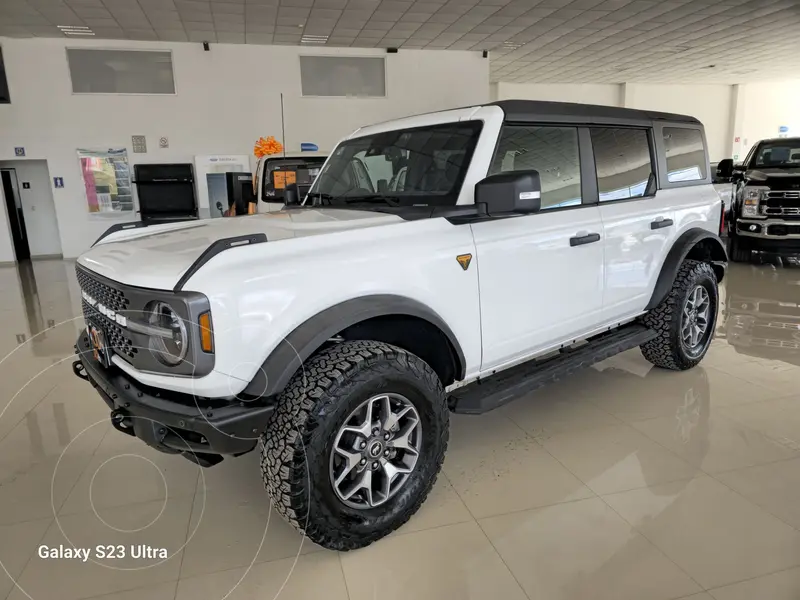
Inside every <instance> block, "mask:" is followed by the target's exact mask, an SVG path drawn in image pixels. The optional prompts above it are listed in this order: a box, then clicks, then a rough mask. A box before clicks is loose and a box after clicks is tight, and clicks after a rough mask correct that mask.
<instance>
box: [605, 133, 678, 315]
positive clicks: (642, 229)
mask: <svg viewBox="0 0 800 600" xmlns="http://www.w3.org/2000/svg"><path fill="white" fill-rule="evenodd" d="M590 137H591V141H592V149H593V156H594V159H595V168H596V170H597V187H598V196H599V207H600V216H601V218H602V220H603V231H604V234H603V237H604V242H603V243H604V245H605V291H604V300H603V304H604V313H605V320H607V321H611V320H615V319H620V320H622V319H625V318H628V317H631V316H633V315H636V314H638V313H640V312H641V311H642V310H643V309H644V307H645V306H646V305H647V303H648V301H649V300H650V295H651V294H652V292H653V287H654V286H655V282H656V279H657V277H658V274H659V271H660V270H661V265H662V264H663V261H664V257H665V255H666V252H667V250H668V249H669V247H670V246H671V242H672V239H673V237H674V235H675V230H676V224H675V214H674V211H673V209H672V207H671V206H670V203H669V202H668V201H667V199H666V198H665V197H662V196H663V195H661V194H659V192H658V190H657V189H656V188H657V187H658V186H657V184H656V175H655V168H654V158H653V157H654V153H653V151H652V148H653V140H652V133H651V131H649V130H648V129H647V128H631V127H593V128H591V130H590Z"/></svg>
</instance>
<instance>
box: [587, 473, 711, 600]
mask: <svg viewBox="0 0 800 600" xmlns="http://www.w3.org/2000/svg"><path fill="white" fill-rule="evenodd" d="M694 479H696V477H692V478H690V479H686V480H685V481H693V480H694ZM672 483H675V482H672ZM639 489H644V488H639ZM616 493H619V494H624V493H626V492H616ZM613 495H614V494H606V496H613ZM599 498H600V499H601V500H602V501H603V503H604V504H605V505H606V506H607V507H608V508H609V509H611V511H613V513H614V514H615V515H617V516H618V517H619V518H620V519H622V521H623V522H624V523H627V524H628V526H630V527H631V528H632V529H633V530H634V531H635V532H636V533H638V534H639V535H641V536H642V537H643V538H644V539H645V540H646V541H647V543H648V544H650V545H651V546H653V548H655V549H656V550H657V551H658V552H659V554H661V555H662V556H663V557H664V558H666V559H667V560H668V561H669V562H671V563H672V564H673V565H675V568H677V569H678V570H679V571H680V572H681V573H683V574H684V575H686V577H688V578H689V580H690V581H692V582H694V584H695V585H697V587H698V588H699V589H700V590H701V591H703V592H704V591H706V588H705V586H703V585H702V584H701V583H700V582H699V581H697V580H696V579H695V578H694V577H692V576H691V575H690V574H689V573H688V572H687V571H686V570H685V569H684V568H683V567H681V566H680V565H679V564H678V563H676V562H675V561H674V560H672V558H671V557H670V556H668V555H667V553H666V552H664V550H663V549H662V548H661V547H660V546H659V545H658V544H656V543H655V542H654V541H653V540H651V539H650V538H649V537H648V536H647V535H646V534H645V532H644V531H642V530H641V529H639V528H638V527H637V526H636V525H635V524H634V523H631V522H630V521H629V520H628V519H626V518H625V517H624V516H622V514H620V513H619V511H617V509H615V508H614V507H613V506H611V504H609V503H608V502H607V501H606V499H605V497H604V496H599ZM694 593H695V594H696V593H699V592H694ZM691 595H692V594H690V595H689V596H690V597H691ZM683 597H684V598H685V597H686V596H685V595H684V596H683Z"/></svg>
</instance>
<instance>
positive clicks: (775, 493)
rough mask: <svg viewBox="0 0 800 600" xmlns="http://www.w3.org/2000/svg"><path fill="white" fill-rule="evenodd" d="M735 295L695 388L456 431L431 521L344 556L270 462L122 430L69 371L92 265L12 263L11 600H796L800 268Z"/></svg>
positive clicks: (760, 270) (682, 386)
mask: <svg viewBox="0 0 800 600" xmlns="http://www.w3.org/2000/svg"><path fill="white" fill-rule="evenodd" d="M722 299H723V309H724V311H725V313H724V315H723V317H722V318H721V319H720V323H719V326H718V333H717V338H716V340H715V341H714V343H713V347H712V349H711V351H710V353H709V355H708V356H707V358H706V359H705V361H704V362H703V364H702V366H700V367H698V368H696V369H694V370H692V371H688V372H684V373H673V372H666V371H661V370H659V369H655V368H652V367H651V366H650V365H649V364H648V363H646V362H645V361H644V360H643V359H642V357H641V355H640V354H639V353H638V351H632V352H627V353H625V354H623V355H620V356H618V357H615V358H613V359H611V360H607V361H605V362H604V363H601V364H600V365H597V366H596V367H594V368H592V369H588V370H586V371H584V372H582V373H581V374H579V375H577V376H575V377H573V378H572V379H570V380H568V381H565V382H562V383H560V384H556V385H554V386H552V387H550V388H547V389H546V390H544V391H542V392H539V393H538V394H536V395H535V396H532V397H530V398H529V399H523V400H520V401H518V402H516V403H515V404H513V405H511V406H508V407H506V408H504V409H501V410H498V411H496V412H494V413H490V414H487V415H485V416H483V417H465V416H454V417H453V420H452V435H451V442H450V449H449V453H448V456H447V460H446V461H445V465H444V473H443V475H441V476H440V478H439V481H438V482H437V484H436V487H435V488H434V491H433V493H432V495H431V496H430V497H429V498H428V500H427V502H426V503H425V505H424V506H423V508H422V510H421V511H420V512H419V514H418V515H416V516H415V517H413V518H412V520H411V521H410V522H409V523H408V524H407V525H406V526H405V527H403V528H402V529H401V530H400V531H398V532H396V533H395V534H393V535H392V536H390V537H389V538H387V539H385V540H383V541H381V542H378V543H376V544H375V545H374V546H372V547H370V548H368V549H365V550H361V551H357V552H351V553H348V554H336V553H334V552H329V551H325V550H321V549H320V548H318V547H315V546H313V545H312V544H310V543H309V542H307V541H306V542H304V541H303V540H302V539H301V538H300V537H299V536H298V534H296V533H295V532H294V531H293V530H292V529H291V528H290V527H289V526H288V525H286V524H285V523H283V522H282V521H281V520H280V518H279V517H278V516H277V515H276V514H275V513H274V512H271V511H270V507H269V502H268V501H267V498H266V496H265V492H264V491H263V490H262V487H261V481H260V477H259V471H258V465H257V456H256V455H255V453H253V454H250V455H247V456H244V457H242V458H240V459H238V460H231V461H225V462H224V463H222V464H221V465H219V466H217V467H214V468H212V469H208V470H200V469H198V468H197V467H195V466H193V465H192V464H191V463H189V462H188V461H186V460H183V459H181V458H176V457H172V456H167V455H162V454H159V453H158V452H155V451H151V450H149V449H148V448H147V447H145V446H143V445H142V444H141V443H139V442H137V441H136V440H135V439H133V438H128V437H126V436H124V435H121V434H119V433H117V432H115V431H114V430H113V429H112V428H111V427H110V426H109V424H108V421H107V418H108V410H107V409H106V407H105V405H104V404H103V403H102V401H101V400H100V398H99V397H98V396H97V395H96V394H95V393H93V392H92V391H91V390H90V388H89V385H88V384H86V383H84V382H82V381H80V380H78V379H77V378H76V377H74V376H72V373H71V368H70V363H71V355H72V344H73V341H74V338H75V335H76V332H77V331H78V329H79V328H80V326H81V320H80V319H77V320H72V321H69V320H68V319H72V318H73V317H75V316H76V315H79V314H80V307H79V294H78V290H77V287H76V284H75V281H74V274H73V263H70V262H67V261H64V262H62V261H50V262H46V261H43V262H36V263H33V265H32V267H31V266H30V265H27V266H26V268H22V269H14V268H5V269H0V300H2V301H1V302H0V329H1V330H2V332H3V333H2V336H0V356H5V355H6V354H7V353H10V354H8V356H6V358H5V359H4V360H3V361H2V362H1V363H0V381H2V402H0V561H2V566H3V569H4V570H5V571H6V572H7V573H8V574H9V575H10V577H11V578H13V579H14V580H15V581H16V582H17V586H18V587H15V586H14V584H13V583H12V581H11V579H9V578H8V577H5V576H2V575H0V599H2V598H6V597H7V598H9V599H14V600H20V599H23V598H29V599H31V600H51V599H58V600H73V599H79V598H89V597H96V596H102V597H103V598H106V599H108V600H111V599H114V600H123V599H124V600H133V599H139V598H142V599H147V600H167V599H173V598H178V599H180V600H189V599H191V600H222V599H225V598H230V599H231V600H239V599H241V600H244V599H251V598H259V599H262V598H263V599H267V600H269V599H271V598H275V597H277V596H280V597H281V598H284V599H287V600H288V599H295V598H296V599H298V600H300V599H302V600H307V599H310V598H326V599H327V598H330V599H340V598H348V597H349V598H352V599H354V600H356V599H357V600H362V599H372V598H383V599H391V598H403V599H413V600H425V599H428V598H430V599H436V600H443V599H450V598H452V599H454V600H456V599H457V600H462V599H466V598H473V599H482V598H503V599H506V600H511V599H516V598H521V599H524V598H526V597H528V598H531V599H542V600H560V599H576V598H587V599H589V598H591V599H593V600H595V599H602V598H608V599H610V600H626V599H631V600H651V599H652V600H662V599H663V600H666V599H669V598H683V597H692V598H694V599H695V600H710V599H711V598H713V599H715V600H749V599H752V598H769V599H770V600H789V599H796V598H798V597H800V307H799V306H798V305H799V304H800V263H796V264H793V263H789V262H788V261H787V262H786V263H783V262H781V261H780V260H778V259H775V260H772V261H769V260H765V261H763V263H762V264H758V265H733V266H732V267H731V270H730V273H729V276H728V278H727V281H726V283H725V286H724V289H723V291H722ZM63 321H67V322H66V323H63V324H60V325H59V323H61V322H63ZM53 325H55V328H53V329H49V330H47V331H44V332H43V333H39V334H38V335H34V334H36V333H37V332H42V331H43V330H44V329H45V328H47V327H51V326H53ZM31 336H34V337H31ZM21 342H24V343H23V344H22V345H19V343H21ZM118 544H121V545H124V548H126V549H127V552H128V554H129V553H130V552H131V550H133V551H134V552H135V553H144V554H145V557H144V558H130V557H129V556H128V557H126V558H119V559H109V558H106V559H100V558H99V554H98V553H97V551H96V547H97V546H102V547H106V546H115V545H118ZM60 545H61V546H63V547H64V548H68V549H71V548H72V547H77V548H91V549H92V550H93V554H92V555H91V556H90V558H89V560H86V561H85V562H84V561H83V560H82V559H80V558H79V559H65V558H62V559H55V558H50V559H48V558H41V557H40V556H39V554H40V551H39V550H38V549H39V548H40V547H41V546H46V547H47V548H50V549H55V550H52V551H53V552H56V551H57V549H58V548H59V546H60ZM140 545H141V546H140ZM142 548H143V549H142ZM159 549H164V550H166V553H167V554H168V556H169V558H168V559H162V558H159V554H160V552H159ZM148 552H150V553H152V554H154V555H155V558H147V553H148ZM107 553H108V552H107ZM704 590H707V592H706V593H703V592H704ZM104 594H108V595H104Z"/></svg>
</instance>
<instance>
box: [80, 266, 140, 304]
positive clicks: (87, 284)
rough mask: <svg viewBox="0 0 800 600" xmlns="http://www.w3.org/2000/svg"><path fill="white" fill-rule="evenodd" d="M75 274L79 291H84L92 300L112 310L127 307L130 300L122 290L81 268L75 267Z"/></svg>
mask: <svg viewBox="0 0 800 600" xmlns="http://www.w3.org/2000/svg"><path fill="white" fill-rule="evenodd" d="M75 274H76V276H77V277H78V285H79V286H80V287H81V291H82V292H86V294H87V295H88V296H91V298H92V299H93V300H97V302H99V303H100V304H102V305H103V306H105V307H106V308H109V309H111V310H113V311H114V312H119V311H122V310H125V309H127V308H128V304H130V301H129V300H128V299H127V298H126V297H125V294H124V293H123V292H122V290H118V289H115V288H113V287H111V286H110V285H106V284H105V283H102V282H101V281H99V280H98V279H95V278H94V277H92V276H91V275H90V274H89V273H87V272H86V271H84V270H83V269H81V268H78V267H76V268H75Z"/></svg>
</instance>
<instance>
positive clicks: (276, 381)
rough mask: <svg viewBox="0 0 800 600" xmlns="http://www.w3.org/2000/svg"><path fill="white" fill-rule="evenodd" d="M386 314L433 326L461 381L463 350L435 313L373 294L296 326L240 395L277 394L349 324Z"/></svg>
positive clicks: (407, 300) (397, 298)
mask: <svg viewBox="0 0 800 600" xmlns="http://www.w3.org/2000/svg"><path fill="white" fill-rule="evenodd" d="M389 315H403V316H410V317H418V318H420V319H423V320H425V321H428V322H429V323H430V324H431V325H433V326H435V327H437V328H438V329H439V330H440V331H441V332H442V333H443V334H444V335H445V337H446V338H447V340H448V341H449V342H450V345H451V346H452V349H453V351H454V357H453V358H454V360H455V362H456V364H455V375H456V379H463V378H464V374H465V372H466V359H465V358H464V351H463V350H462V348H461V345H460V344H459V343H458V339H456V336H455V334H454V333H453V331H452V330H451V329H450V327H449V326H448V325H447V323H445V322H444V320H443V319H442V318H441V317H440V316H439V315H438V314H436V312H435V311H433V310H431V309H430V308H428V307H427V306H425V305H424V304H422V303H421V302H418V301H417V300H412V299H411V298H406V297H404V296H395V295H391V294H375V295H370V296H363V297H360V298H354V299H352V300H346V301H345V302H341V303H339V304H335V305H333V306H331V307H330V308H327V309H325V310H323V311H321V312H319V313H317V314H316V315H314V316H313V317H311V318H310V319H308V320H307V321H305V322H304V323H302V324H301V325H298V326H297V327H296V328H295V329H294V330H293V331H292V332H291V333H290V334H289V335H287V336H286V337H285V338H284V339H283V340H281V342H280V343H279V344H278V345H277V347H276V348H275V349H274V350H273V351H272V352H271V353H270V355H269V356H268V357H267V358H266V360H265V361H264V362H263V363H262V365H261V368H260V369H259V370H258V372H257V373H256V375H255V377H253V379H252V381H251V382H250V383H249V384H248V385H247V386H246V387H245V389H244V390H243V392H242V394H245V395H252V396H260V397H268V396H274V395H275V394H278V393H280V392H281V391H283V389H284V388H285V387H286V385H287V384H288V383H289V380H290V379H291V378H292V376H293V375H294V374H295V372H296V371H297V370H298V369H299V368H300V367H301V366H302V365H303V363H304V362H305V361H306V360H307V359H308V358H309V357H310V356H311V355H312V354H314V352H316V351H317V350H318V349H319V348H321V347H322V345H323V344H325V342H326V341H328V340H329V339H331V338H332V337H334V336H335V335H336V334H338V333H339V332H341V331H342V330H344V329H346V328H348V327H350V326H351V325H355V324H356V323H360V322H362V321H365V320H367V319H372V318H374V317H382V316H389Z"/></svg>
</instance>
